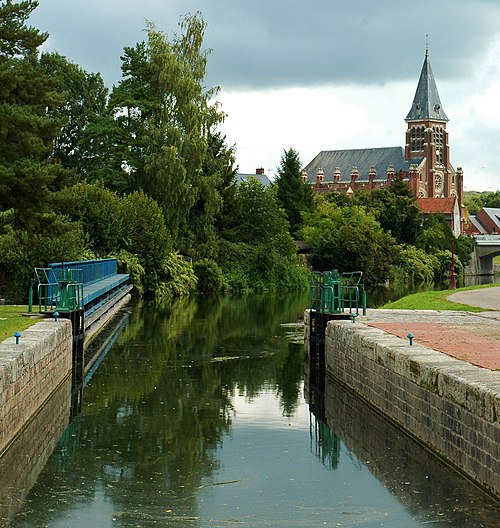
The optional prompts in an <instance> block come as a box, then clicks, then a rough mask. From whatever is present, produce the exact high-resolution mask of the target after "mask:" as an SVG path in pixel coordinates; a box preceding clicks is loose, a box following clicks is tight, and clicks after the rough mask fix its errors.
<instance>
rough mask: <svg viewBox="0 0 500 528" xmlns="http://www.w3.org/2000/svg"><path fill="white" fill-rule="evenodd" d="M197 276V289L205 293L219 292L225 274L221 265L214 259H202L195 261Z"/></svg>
mask: <svg viewBox="0 0 500 528" xmlns="http://www.w3.org/2000/svg"><path fill="white" fill-rule="evenodd" d="M193 268H194V273H195V275H196V278H197V284H196V290H197V291H199V292H203V293H208V292H217V291H219V290H220V289H221V288H222V284H223V281H224V276H223V274H222V270H221V268H220V266H219V265H218V264H217V262H215V260H212V259H201V260H198V261H197V262H195V263H194V266H193Z"/></svg>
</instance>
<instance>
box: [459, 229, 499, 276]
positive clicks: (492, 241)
mask: <svg viewBox="0 0 500 528" xmlns="http://www.w3.org/2000/svg"><path fill="white" fill-rule="evenodd" d="M474 238H475V239H476V247H475V248H474V253H473V254H472V259H471V262H470V264H469V266H468V267H467V272H468V273H470V274H471V275H493V272H494V269H493V257H496V256H497V255H500V235H476V236H475V237H474Z"/></svg>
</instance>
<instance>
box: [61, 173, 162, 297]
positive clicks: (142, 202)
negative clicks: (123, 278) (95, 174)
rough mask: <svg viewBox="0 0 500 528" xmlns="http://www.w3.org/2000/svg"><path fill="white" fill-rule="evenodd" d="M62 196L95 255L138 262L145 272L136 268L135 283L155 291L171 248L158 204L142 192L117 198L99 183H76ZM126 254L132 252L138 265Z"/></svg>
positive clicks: (147, 290)
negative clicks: (137, 281)
mask: <svg viewBox="0 0 500 528" xmlns="http://www.w3.org/2000/svg"><path fill="white" fill-rule="evenodd" d="M61 197H62V200H63V203H64V205H63V208H64V210H65V211H66V213H67V214H68V215H69V216H70V218H71V219H72V220H73V221H75V222H79V223H81V225H82V226H83V229H84V230H85V233H86V235H87V238H88V247H89V248H90V249H91V250H92V251H93V252H94V253H95V255H97V256H98V257H99V258H102V257H106V256H117V255H121V256H122V258H121V260H123V262H124V265H127V262H128V263H129V264H128V265H129V267H136V268H137V265H140V266H141V267H142V268H143V270H144V274H143V275H142V274H141V273H140V270H139V269H138V268H137V277H138V278H139V277H140V278H141V281H142V283H141V284H137V286H138V287H139V289H144V290H145V291H146V292H155V291H156V289H157V287H158V285H159V283H160V282H162V281H163V280H164V277H163V271H162V270H163V267H164V261H165V258H166V257H167V256H168V254H169V253H170V252H171V251H172V244H171V241H170V237H169V234H168V232H167V229H166V227H165V222H164V219H163V214H162V211H161V209H160V208H159V206H158V204H156V202H155V201H154V200H152V199H151V198H149V197H147V196H146V195H145V194H144V193H141V192H134V193H132V194H129V195H126V196H123V197H120V196H118V195H117V194H116V193H114V192H112V191H110V190H108V189H105V188H104V187H103V186H102V184H98V183H95V184H88V183H81V184H78V185H75V186H73V187H71V188H69V189H67V190H66V191H64V193H62V194H61ZM123 251H125V252H126V253H123ZM127 254H130V255H134V256H135V257H136V258H137V259H138V260H137V264H136V263H135V262H134V261H133V259H132V257H127Z"/></svg>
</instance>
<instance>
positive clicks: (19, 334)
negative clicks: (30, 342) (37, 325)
mask: <svg viewBox="0 0 500 528" xmlns="http://www.w3.org/2000/svg"><path fill="white" fill-rule="evenodd" d="M14 337H15V338H16V345H18V344H19V338H20V337H21V332H16V333H15V334H14Z"/></svg>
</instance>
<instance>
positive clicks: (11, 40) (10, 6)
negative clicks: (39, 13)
mask: <svg viewBox="0 0 500 528" xmlns="http://www.w3.org/2000/svg"><path fill="white" fill-rule="evenodd" d="M37 7H38V2H37V1H35V0H27V1H24V2H12V1H10V0H8V1H4V2H2V3H1V4H0V63H1V62H2V61H4V60H6V59H8V58H12V57H15V56H19V55H29V54H32V53H35V52H36V50H37V49H38V47H39V46H41V45H42V44H43V43H44V42H45V41H46V40H47V38H48V37H49V35H48V34H47V33H40V32H39V31H38V30H37V29H35V28H33V27H30V26H27V25H26V21H27V20H28V18H29V16H30V15H31V13H32V12H33V11H34V10H35V9H36V8H37Z"/></svg>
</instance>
